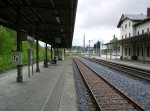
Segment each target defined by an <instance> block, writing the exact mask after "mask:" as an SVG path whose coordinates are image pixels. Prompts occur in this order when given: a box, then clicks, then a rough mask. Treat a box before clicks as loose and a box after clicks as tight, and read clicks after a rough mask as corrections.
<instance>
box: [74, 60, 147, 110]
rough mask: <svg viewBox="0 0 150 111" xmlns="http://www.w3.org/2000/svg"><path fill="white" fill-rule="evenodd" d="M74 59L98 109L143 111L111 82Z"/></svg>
mask: <svg viewBox="0 0 150 111" xmlns="http://www.w3.org/2000/svg"><path fill="white" fill-rule="evenodd" d="M74 61H75V63H76V65H77V67H78V69H79V71H80V73H81V75H82V77H83V78H84V81H85V82H86V84H87V86H88V89H90V92H91V94H92V95H93V97H94V99H95V101H96V103H97V105H98V107H99V110H100V111H106V110H111V111H112V110H115V111H116V110H119V111H120V110H136V111H145V109H144V108H143V107H141V106H140V105H139V104H138V103H136V102H135V101H133V100H132V99H131V98H130V97H128V96H127V95H125V94H124V93H123V92H121V91H120V90H118V89H117V88H116V87H115V86H114V85H113V84H111V83H110V82H109V81H107V80H106V79H105V78H103V77H101V76H100V75H99V74H97V73H96V72H95V71H94V70H93V69H91V68H90V67H88V66H87V65H86V64H84V63H83V62H82V61H80V60H79V59H77V58H74Z"/></svg>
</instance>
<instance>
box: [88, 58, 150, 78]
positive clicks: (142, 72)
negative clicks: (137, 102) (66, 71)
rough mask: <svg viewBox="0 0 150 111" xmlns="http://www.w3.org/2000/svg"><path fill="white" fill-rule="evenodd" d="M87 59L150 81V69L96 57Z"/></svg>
mask: <svg viewBox="0 0 150 111" xmlns="http://www.w3.org/2000/svg"><path fill="white" fill-rule="evenodd" d="M86 59H88V60H91V61H93V62H96V63H98V64H102V65H104V66H107V67H110V68H112V69H115V70H119V71H121V72H124V73H127V74H130V75H133V76H135V77H138V78H141V79H144V80H146V81H150V71H149V70H146V69H141V68H136V67H132V66H127V65H124V64H118V63H114V62H111V61H105V60H101V59H95V58H92V59H91V58H86Z"/></svg>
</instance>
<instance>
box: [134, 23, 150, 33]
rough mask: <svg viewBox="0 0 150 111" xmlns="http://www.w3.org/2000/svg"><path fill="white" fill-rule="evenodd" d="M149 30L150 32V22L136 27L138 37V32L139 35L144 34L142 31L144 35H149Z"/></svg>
mask: <svg viewBox="0 0 150 111" xmlns="http://www.w3.org/2000/svg"><path fill="white" fill-rule="evenodd" d="M148 28H149V31H150V21H148V22H145V23H143V24H140V25H138V26H136V27H135V30H136V35H138V32H139V34H142V30H144V33H147V29H148Z"/></svg>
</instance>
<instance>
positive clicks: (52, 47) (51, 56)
mask: <svg viewBox="0 0 150 111" xmlns="http://www.w3.org/2000/svg"><path fill="white" fill-rule="evenodd" d="M52 59H53V46H52V45H51V60H52Z"/></svg>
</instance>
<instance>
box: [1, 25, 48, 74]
mask: <svg viewBox="0 0 150 111" xmlns="http://www.w3.org/2000/svg"><path fill="white" fill-rule="evenodd" d="M16 35H17V34H16V32H15V31H13V30H11V29H8V28H5V27H2V26H1V27H0V72H1V71H4V70H8V69H11V68H13V67H16V65H13V64H12V53H13V51H16ZM29 48H31V49H32V50H33V57H34V60H35V59H36V44H35V42H31V41H23V42H22V58H23V64H27V62H28V49H29ZM44 54H45V48H43V47H41V46H40V45H39V60H40V61H42V60H43V59H44V57H45V56H44ZM48 56H49V57H50V51H48ZM34 62H35V61H34Z"/></svg>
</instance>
